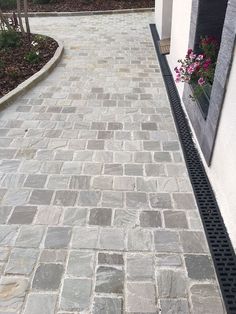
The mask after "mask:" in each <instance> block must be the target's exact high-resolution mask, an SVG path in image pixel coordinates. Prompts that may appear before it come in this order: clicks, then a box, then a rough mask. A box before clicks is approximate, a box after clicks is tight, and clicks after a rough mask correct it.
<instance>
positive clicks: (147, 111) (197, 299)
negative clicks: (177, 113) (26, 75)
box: [0, 13, 224, 314]
mask: <svg viewBox="0 0 236 314" xmlns="http://www.w3.org/2000/svg"><path fill="white" fill-rule="evenodd" d="M152 22H153V14H152V13H139V14H124V15H103V16H89V17H55V18H54V17H53V18H33V19H31V23H32V29H33V30H34V31H35V32H40V33H45V34H49V35H51V36H53V37H56V38H59V39H60V40H63V41H64V45H65V54H64V57H63V59H62V61H61V63H60V64H59V66H58V67H57V68H56V69H55V70H54V71H53V72H52V73H51V75H50V76H49V77H48V78H47V79H46V80H44V81H43V82H42V83H40V84H38V85H37V86H36V87H35V88H33V89H32V90H31V91H30V92H28V93H27V94H26V95H24V96H22V97H20V98H18V99H17V100H16V101H15V102H14V103H13V104H12V105H11V106H10V107H8V108H7V109H4V110H3V111H2V112H1V118H0V127H1V130H0V132H1V138H0V144H1V149H0V157H1V163H0V182H1V189H0V194H1V208H0V211H1V215H0V223H1V225H0V247H1V248H0V260H1V264H0V266H1V273H2V279H1V282H0V313H4V314H5V313H7V314H10V313H14V314H16V313H24V314H54V313H57V314H59V313H60V314H64V313H70V314H71V313H74V314H75V313H96V314H98V313H101V314H103V313H110V314H118V313H126V314H128V313H129V314H131V313H160V310H159V309H161V313H162V314H171V313H172V314H177V313H180V314H185V313H194V314H196V313H199V314H203V313H207V314H211V313H214V314H217V313H218V314H222V313H224V311H223V307H222V302H221V298H220V296H219V291H218V288H217V284H216V280H215V274H214V269H213V266H212V262H211V258H210V256H209V250H208V247H207V243H206V240H205V236H204V232H203V229H202V225H201V221H200V219H199V214H198V210H197V208H196V204H195V200H194V197H193V193H192V189H191V186H190V183H189V178H188V175H187V170H186V167H185V163H184V161H183V156H182V151H181V148H180V144H179V140H178V136H177V133H176V129H175V125H174V122H173V118H172V114H171V111H170V106H169V102H168V99H167V96H166V91H165V88H164V85H163V80H162V76H161V73H160V69H159V65H158V62H157V59H156V55H155V51H154V48H153V43H152V39H151V36H150V31H149V23H152Z"/></svg>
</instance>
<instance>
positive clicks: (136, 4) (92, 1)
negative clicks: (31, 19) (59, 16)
mask: <svg viewBox="0 0 236 314" xmlns="http://www.w3.org/2000/svg"><path fill="white" fill-rule="evenodd" d="M154 6H155V0H51V1H50V3H48V4H34V3H33V1H32V0H30V1H29V12H76V11H104V10H120V9H136V8H151V7H154Z"/></svg>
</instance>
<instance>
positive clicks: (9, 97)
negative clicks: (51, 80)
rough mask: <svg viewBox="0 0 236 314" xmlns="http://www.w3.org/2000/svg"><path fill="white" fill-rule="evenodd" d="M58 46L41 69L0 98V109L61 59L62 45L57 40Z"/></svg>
mask: <svg viewBox="0 0 236 314" xmlns="http://www.w3.org/2000/svg"><path fill="white" fill-rule="evenodd" d="M57 43H58V48H57V50H56V52H55V54H54V56H53V57H52V58H51V60H49V61H48V62H47V63H46V64H45V65H44V66H43V67H42V69H41V70H39V71H38V72H36V73H35V74H34V75H32V76H31V77H29V78H28V79H27V80H25V81H24V82H22V83H21V84H19V85H18V86H17V87H16V88H14V89H13V90H12V91H10V92H9V93H7V94H6V95H5V96H3V97H2V98H0V111H1V110H2V109H3V108H4V107H6V106H8V105H9V104H10V103H11V102H12V101H14V100H15V99H16V98H17V97H18V96H19V95H22V94H24V93H25V92H26V91H28V90H29V89H30V88H31V87H32V86H34V85H36V84H37V83H38V82H40V81H42V79H44V78H45V77H47V76H48V75H49V74H50V72H51V71H52V70H53V69H54V68H55V67H56V65H57V64H58V63H59V61H60V60H61V57H62V54H63V50H64V46H63V44H62V43H61V42H59V41H57Z"/></svg>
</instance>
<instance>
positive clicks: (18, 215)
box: [8, 206, 37, 225]
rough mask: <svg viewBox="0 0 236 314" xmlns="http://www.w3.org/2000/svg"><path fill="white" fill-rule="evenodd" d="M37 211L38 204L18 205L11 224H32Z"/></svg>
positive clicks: (10, 220) (11, 218)
mask: <svg viewBox="0 0 236 314" xmlns="http://www.w3.org/2000/svg"><path fill="white" fill-rule="evenodd" d="M36 212H37V207H36V206H17V207H16V208H15V209H14V211H13V213H12V215H11V217H10V219H9V221H8V222H9V223H10V224H21V225H24V224H31V223H32V221H33V219H34V217H35V215H36Z"/></svg>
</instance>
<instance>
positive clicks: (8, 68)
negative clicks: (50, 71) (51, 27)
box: [0, 34, 58, 97]
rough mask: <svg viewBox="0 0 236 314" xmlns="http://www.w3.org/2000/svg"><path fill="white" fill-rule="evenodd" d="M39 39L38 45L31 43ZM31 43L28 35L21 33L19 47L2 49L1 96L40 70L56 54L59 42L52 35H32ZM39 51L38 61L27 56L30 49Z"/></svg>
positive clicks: (0, 68)
mask: <svg viewBox="0 0 236 314" xmlns="http://www.w3.org/2000/svg"><path fill="white" fill-rule="evenodd" d="M33 41H37V42H38V45H37V46H35V47H34V46H33V45H32V44H30V43H31V42H33ZM30 43H29V40H28V38H27V37H25V36H22V35H21V34H20V41H19V44H18V45H17V47H14V48H7V49H6V48H5V49H0V61H1V62H0V97H2V96H4V95H5V94H7V93H8V92H10V91H11V90H12V89H14V88H16V87H17V86H18V85H19V84H20V83H22V82H23V81H25V80H26V79H28V78H29V77H30V76H32V75H33V74H35V73H36V72H38V71H39V70H40V69H41V68H42V67H43V66H44V65H45V64H46V63H47V62H48V61H49V60H50V59H51V58H52V57H53V55H54V53H55V51H56V49H57V47H58V44H57V42H56V41H55V40H54V39H52V38H50V37H45V36H44V37H40V39H38V37H37V35H32V36H31V39H30ZM30 50H31V51H32V50H34V51H37V52H39V59H38V60H37V62H36V63H32V62H29V61H27V60H26V59H25V56H26V55H27V54H28V53H29V51H30Z"/></svg>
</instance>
